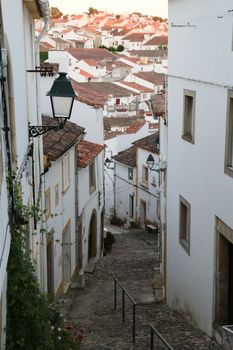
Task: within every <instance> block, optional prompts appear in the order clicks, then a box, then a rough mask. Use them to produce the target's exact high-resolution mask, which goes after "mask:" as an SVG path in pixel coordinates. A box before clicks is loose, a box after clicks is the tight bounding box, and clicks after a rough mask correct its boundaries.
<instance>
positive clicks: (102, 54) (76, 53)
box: [67, 48, 117, 62]
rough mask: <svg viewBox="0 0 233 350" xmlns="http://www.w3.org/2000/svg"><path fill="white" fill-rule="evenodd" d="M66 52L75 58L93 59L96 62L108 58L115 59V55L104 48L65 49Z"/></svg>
mask: <svg viewBox="0 0 233 350" xmlns="http://www.w3.org/2000/svg"><path fill="white" fill-rule="evenodd" d="M67 51H68V53H69V54H70V55H72V56H73V57H75V58H76V59H77V60H84V59H95V60H96V61H97V62H100V61H103V60H109V61H113V60H116V59H117V55H115V54H113V53H111V52H109V51H108V50H105V49H99V48H98V49H84V48H77V49H67Z"/></svg>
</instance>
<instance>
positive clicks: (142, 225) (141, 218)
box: [140, 200, 146, 228]
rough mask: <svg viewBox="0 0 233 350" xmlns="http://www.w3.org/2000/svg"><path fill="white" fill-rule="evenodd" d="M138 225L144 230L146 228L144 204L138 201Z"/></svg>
mask: <svg viewBox="0 0 233 350" xmlns="http://www.w3.org/2000/svg"><path fill="white" fill-rule="evenodd" d="M140 224H141V227H143V228H145V226H146V202H145V201H143V200H140Z"/></svg>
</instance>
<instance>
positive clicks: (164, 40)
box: [143, 35, 168, 46]
mask: <svg viewBox="0 0 233 350" xmlns="http://www.w3.org/2000/svg"><path fill="white" fill-rule="evenodd" d="M167 44H168V37H167V36H165V35H163V36H154V37H153V38H152V39H150V40H148V41H147V42H146V43H144V44H143V45H144V46H150V45H157V46H158V45H167Z"/></svg>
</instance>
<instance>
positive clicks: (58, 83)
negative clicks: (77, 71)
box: [48, 72, 76, 124]
mask: <svg viewBox="0 0 233 350" xmlns="http://www.w3.org/2000/svg"><path fill="white" fill-rule="evenodd" d="M48 96H50V99H51V105H52V111H53V117H54V118H56V119H57V121H58V123H59V124H64V123H65V122H66V120H67V119H69V118H70V116H71V112H72V107H73V103H74V98H75V96H76V95H75V92H74V89H73V87H72V84H71V81H70V80H69V79H67V77H66V73H63V72H60V73H59V77H58V78H57V79H55V80H54V83H53V85H52V87H51V90H50V91H49V93H48Z"/></svg>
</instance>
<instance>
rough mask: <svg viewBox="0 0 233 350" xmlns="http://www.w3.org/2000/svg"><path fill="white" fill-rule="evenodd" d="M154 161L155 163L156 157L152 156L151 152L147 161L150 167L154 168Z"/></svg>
mask: <svg viewBox="0 0 233 350" xmlns="http://www.w3.org/2000/svg"><path fill="white" fill-rule="evenodd" d="M154 163H155V160H154V157H153V156H152V154H149V156H148V158H147V161H146V164H147V166H148V168H149V169H152V168H153V166H154Z"/></svg>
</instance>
